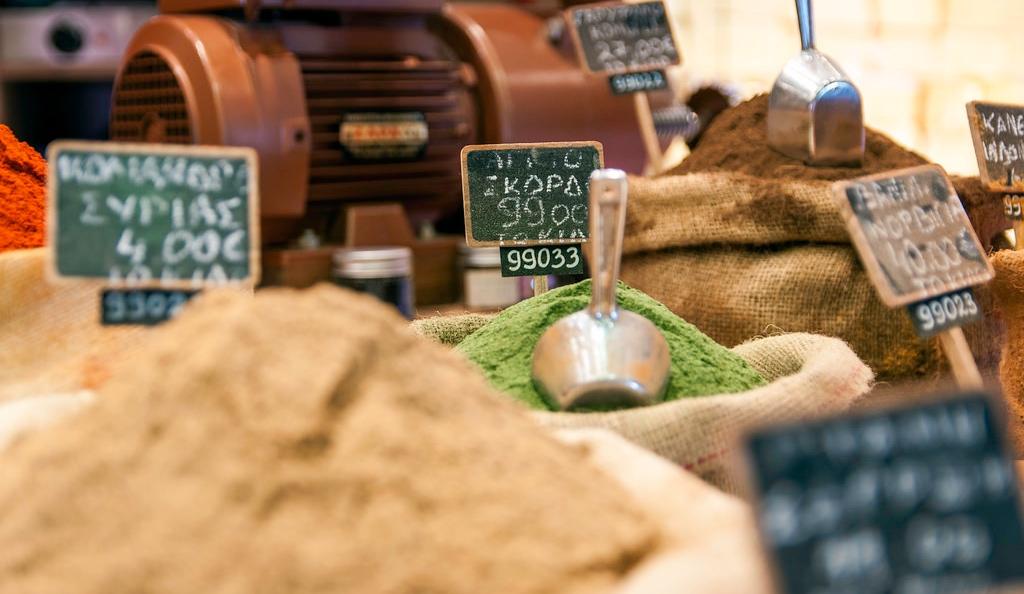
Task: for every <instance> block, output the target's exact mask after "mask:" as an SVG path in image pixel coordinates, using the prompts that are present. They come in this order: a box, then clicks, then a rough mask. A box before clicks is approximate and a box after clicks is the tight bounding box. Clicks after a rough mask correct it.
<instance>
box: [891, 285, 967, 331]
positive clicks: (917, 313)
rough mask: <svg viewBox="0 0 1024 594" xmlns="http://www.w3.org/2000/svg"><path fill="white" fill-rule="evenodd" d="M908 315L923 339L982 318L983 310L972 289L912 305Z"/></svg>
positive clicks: (908, 308)
mask: <svg viewBox="0 0 1024 594" xmlns="http://www.w3.org/2000/svg"><path fill="white" fill-rule="evenodd" d="M907 313H908V314H910V320H911V321H912V322H913V323H914V330H915V331H916V332H917V335H918V336H920V337H921V338H930V337H932V336H935V335H936V334H939V333H940V332H945V331H946V330H949V329H950V328H956V327H958V326H963V325H964V324H969V323H971V322H977V321H978V320H980V319H981V318H982V314H981V308H980V307H979V306H978V302H977V300H976V299H975V298H974V291H972V290H971V289H970V288H967V289H961V290H959V291H956V292H953V293H947V294H945V295H939V296H938V297H933V298H931V299H926V300H924V301H920V302H918V303H911V304H910V305H908V306H907Z"/></svg>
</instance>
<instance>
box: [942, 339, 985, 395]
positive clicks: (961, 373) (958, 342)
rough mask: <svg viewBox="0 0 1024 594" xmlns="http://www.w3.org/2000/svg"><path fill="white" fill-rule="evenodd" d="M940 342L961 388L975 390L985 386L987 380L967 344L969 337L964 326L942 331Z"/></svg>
mask: <svg viewBox="0 0 1024 594" xmlns="http://www.w3.org/2000/svg"><path fill="white" fill-rule="evenodd" d="M939 344H941V345H942V352H943V353H944V354H945V355H946V359H947V360H948V361H949V367H950V369H952V371H953V378H954V379H956V385H957V386H959V387H960V389H962V390H975V389H980V388H982V387H983V386H984V383H985V382H983V381H982V379H981V372H980V371H978V364H977V362H975V360H974V355H973V354H971V348H970V347H969V346H967V338H966V337H964V331H963V329H962V328H960V327H956V328H951V329H949V330H947V331H945V332H942V333H940V334H939Z"/></svg>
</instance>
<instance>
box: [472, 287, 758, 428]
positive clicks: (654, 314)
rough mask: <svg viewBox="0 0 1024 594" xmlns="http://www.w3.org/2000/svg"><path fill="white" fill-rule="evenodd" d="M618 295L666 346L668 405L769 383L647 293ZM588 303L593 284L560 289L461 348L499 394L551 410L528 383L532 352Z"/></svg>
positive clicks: (507, 314)
mask: <svg viewBox="0 0 1024 594" xmlns="http://www.w3.org/2000/svg"><path fill="white" fill-rule="evenodd" d="M617 295H618V299H619V307H622V308H625V309H627V310H629V311H632V312H635V313H638V314H640V315H642V316H644V317H645V318H647V319H648V320H650V321H651V322H653V323H654V325H655V326H657V327H658V329H659V330H661V332H662V334H664V335H665V340H667V341H668V348H669V352H670V353H671V356H672V367H671V370H670V374H671V375H670V377H669V385H668V391H667V393H666V396H665V400H676V399H678V398H686V397H692V396H707V395H710V394H730V393H735V392H742V391H745V390H749V389H751V388H756V387H757V386H761V385H763V384H764V383H765V381H764V378H762V377H761V376H760V375H759V374H758V373H757V371H756V370H754V368H753V367H751V366H750V365H748V364H747V362H746V361H744V360H743V359H742V358H740V357H739V356H737V355H735V354H734V353H732V352H731V351H729V350H728V349H726V348H725V347H723V346H722V345H720V344H718V343H716V342H715V341H714V340H712V339H711V338H709V337H708V336H706V335H705V334H703V333H702V332H701V331H700V330H698V329H697V328H696V327H695V326H693V325H692V324H690V323H688V322H686V321H685V320H683V319H682V318H680V317H679V316H677V315H675V314H674V313H672V312H671V311H669V309H668V308H666V307H665V306H664V305H662V304H660V303H658V302H657V301H655V300H654V299H651V298H650V297H648V296H647V295H645V294H644V293H641V292H640V291H637V290H636V289H633V288H631V287H629V286H627V285H625V284H624V283H621V282H620V283H619V287H618V290H617ZM589 303H590V281H589V280H586V281H583V282H581V283H577V284H575V285H570V286H568V287H560V288H558V289H555V290H553V291H549V292H548V293H545V294H543V295H541V296H539V297H534V298H533V299H528V300H526V301H523V302H522V303H518V304H516V305H513V306H512V307H510V308H508V309H506V310H505V311H503V312H502V313H501V314H499V315H498V316H497V317H495V318H494V319H493V320H492V321H491V322H490V323H489V324H487V325H486V326H484V327H482V328H480V329H479V330H477V331H476V332H474V333H473V334H470V335H469V336H467V337H466V339H465V340H463V341H462V342H461V343H459V345H458V347H457V348H458V350H460V351H462V353H464V354H465V355H466V356H467V357H468V358H469V359H470V360H471V361H473V362H474V363H476V364H477V365H478V366H479V367H480V369H482V370H483V372H484V374H485V375H486V376H487V378H488V379H490V381H491V383H492V384H493V385H494V386H495V387H496V388H498V389H500V390H502V391H504V392H505V393H507V394H510V395H512V396H514V397H515V398H517V399H519V400H521V401H523V402H525V403H526V404H527V405H529V406H530V407H532V408H536V409H541V410H547V409H548V406H547V404H545V402H544V400H543V399H542V398H541V396H540V394H539V393H538V392H537V389H536V388H535V387H534V385H533V382H532V380H531V378H530V368H531V363H532V360H533V347H534V345H536V344H537V341H538V340H539V339H540V336H541V334H543V333H544V331H545V330H547V328H548V326H550V325H551V324H554V323H555V322H557V321H558V320H560V319H561V318H563V317H565V316H567V315H569V314H571V313H574V312H577V311H580V310H582V309H584V308H586V307H587V305H588V304H589Z"/></svg>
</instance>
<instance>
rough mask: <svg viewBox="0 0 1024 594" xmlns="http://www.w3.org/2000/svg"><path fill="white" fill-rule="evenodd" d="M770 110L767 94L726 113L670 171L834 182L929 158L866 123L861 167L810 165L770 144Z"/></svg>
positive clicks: (900, 166) (911, 165)
mask: <svg viewBox="0 0 1024 594" xmlns="http://www.w3.org/2000/svg"><path fill="white" fill-rule="evenodd" d="M767 114H768V95H765V94H762V95H757V96H756V97H754V98H753V99H750V100H749V101H745V102H743V103H741V104H739V105H737V106H736V107H733V108H731V109H728V110H726V111H724V112H722V113H721V114H720V115H719V116H718V117H717V118H715V119H714V121H712V122H711V125H710V126H709V127H708V129H707V132H706V133H705V134H704V135H703V136H702V137H701V141H700V143H699V144H698V145H697V147H696V148H695V149H694V150H693V152H692V153H690V156H688V157H687V158H686V159H684V160H683V162H682V163H681V164H680V165H679V167H677V168H676V169H675V170H674V171H672V173H673V174H676V175H682V174H686V173H697V172H702V171H729V172H740V173H747V174H749V175H752V176H755V177H761V178H787V179H802V180H828V181H835V180H840V179H850V178H854V177H859V176H862V175H870V174H872V173H879V172H882V171H887V170H890V169H899V168H902V167H913V166H915V165H924V164H925V163H927V161H926V160H925V159H924V157H922V156H920V155H918V154H917V153H914V152H912V151H910V150H908V149H906V148H904V147H902V146H900V145H898V144H896V143H895V142H893V140H892V139H890V138H889V137H888V136H885V135H884V134H881V133H880V132H876V131H874V130H872V129H870V128H868V129H867V130H865V134H866V139H865V147H864V163H863V166H862V167H860V168H851V167H808V166H807V165H804V164H803V163H802V162H800V161H797V160H796V159H791V158H789V157H787V156H785V155H783V154H782V153H779V152H776V151H775V150H773V149H772V148H771V147H769V146H768V136H767V134H768V130H767V126H766V124H765V117H766V116H767Z"/></svg>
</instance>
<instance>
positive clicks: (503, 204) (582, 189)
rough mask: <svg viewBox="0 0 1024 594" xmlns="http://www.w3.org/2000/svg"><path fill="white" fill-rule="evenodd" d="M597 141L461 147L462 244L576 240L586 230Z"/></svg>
mask: <svg viewBox="0 0 1024 594" xmlns="http://www.w3.org/2000/svg"><path fill="white" fill-rule="evenodd" d="M603 163H604V153H603V150H602V147H601V143H599V142H551V143H538V144H484V145H471V146H467V147H465V148H463V149H462V196H463V209H464V212H465V218H466V243H468V244H469V245H470V246H473V247H479V246H495V245H543V244H558V243H580V242H582V241H584V240H586V238H587V235H588V234H589V227H588V225H589V217H588V214H587V213H588V211H589V207H588V204H589V200H590V174H591V173H592V172H593V171H594V170H595V169H600V168H601V167H602V165H603Z"/></svg>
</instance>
